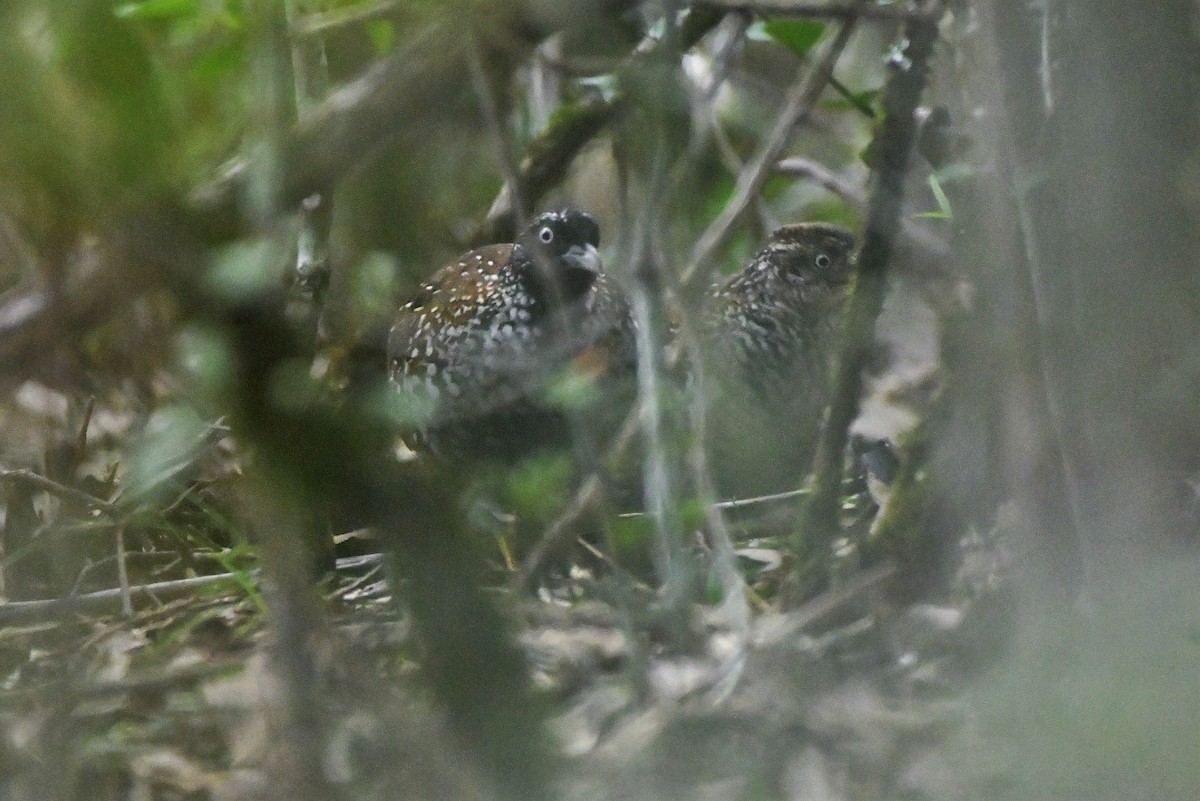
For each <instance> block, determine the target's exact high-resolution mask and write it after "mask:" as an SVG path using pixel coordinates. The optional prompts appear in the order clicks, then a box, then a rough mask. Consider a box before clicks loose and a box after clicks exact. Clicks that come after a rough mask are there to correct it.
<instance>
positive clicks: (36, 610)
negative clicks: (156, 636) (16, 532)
mask: <svg viewBox="0 0 1200 801" xmlns="http://www.w3.org/2000/svg"><path fill="white" fill-rule="evenodd" d="M383 558H384V557H383V554H377V553H373V554H366V555H363V556H350V557H346V558H343V559H339V560H337V568H338V570H351V569H354V568H359V567H367V566H375V565H380V564H382V563H383ZM247 572H248V573H249V574H250V575H251V576H253V577H257V576H258V574H259V571H258V570H257V569H255V570H250V571H247ZM241 575H244V574H238V573H215V574H213V575H211V576H191V577H189V578H183V579H173V580H171V581H156V582H152V583H150V584H131V585H129V587H128V588H122V587H114V588H112V589H108V590H97V591H96V592H88V593H83V594H82V595H76V596H75V597H73V598H49V599H46V600H44V601H9V602H8V603H4V604H0V625H10V624H13V623H24V622H28V621H33V620H44V619H45V618H48V617H51V616H56V615H62V614H68V613H72V612H79V613H83V612H86V613H88V614H104V613H107V612H110V611H118V610H120V609H121V604H122V596H123V595H124V594H125V593H126V592H128V596H129V599H130V602H131V604H132V603H137V604H153V605H158V604H161V603H162V602H163V601H167V600H171V599H174V598H183V597H187V596H189V595H191V594H193V593H194V592H195V591H196V590H198V589H202V588H204V587H212V586H216V585H220V584H227V583H235V582H240V581H241Z"/></svg>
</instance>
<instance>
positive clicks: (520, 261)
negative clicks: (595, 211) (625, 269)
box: [388, 209, 636, 461]
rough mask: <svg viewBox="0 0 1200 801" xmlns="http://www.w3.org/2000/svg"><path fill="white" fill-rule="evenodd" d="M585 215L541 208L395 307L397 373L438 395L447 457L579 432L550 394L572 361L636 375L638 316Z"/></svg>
mask: <svg viewBox="0 0 1200 801" xmlns="http://www.w3.org/2000/svg"><path fill="white" fill-rule="evenodd" d="M599 244H600V229H599V227H598V226H597V225H596V223H595V221H594V220H593V219H592V218H591V217H590V216H588V215H587V214H586V213H584V212H582V211H579V210H576V209H564V210H563V211H558V212H549V213H545V214H542V215H540V216H538V217H537V218H536V219H535V220H533V222H532V223H531V224H530V225H529V227H528V228H527V229H526V230H525V231H524V232H523V233H522V234H521V236H520V237H519V238H518V240H517V242H516V243H515V244H504V245H490V246H487V247H483V248H480V249H478V250H473V251H471V252H470V253H467V254H465V255H463V256H461V257H460V258H459V259H458V260H457V261H456V262H455V263H453V264H449V265H447V266H445V267H443V268H442V269H440V270H438V271H437V272H436V273H434V275H433V276H432V277H431V278H430V279H429V280H428V281H427V282H426V283H425V284H423V285H422V286H421V288H420V290H419V291H418V293H417V296H416V297H414V298H413V299H412V300H411V301H409V302H408V303H407V304H405V305H404V306H403V307H402V308H401V309H400V311H399V313H398V314H397V316H396V319H395V323H394V325H393V326H392V330H391V334H390V337H389V340H388V362H389V372H390V375H391V378H392V380H393V381H394V382H395V383H396V384H397V385H398V386H399V387H400V388H401V390H402V391H403V392H405V393H406V394H407V395H408V396H409V397H410V398H412V399H415V400H417V402H418V403H422V402H423V403H425V404H427V405H428V409H427V411H428V416H427V417H426V419H425V421H424V423H423V425H422V426H421V430H420V432H419V433H420V435H421V439H423V441H424V442H425V443H426V444H427V445H428V447H429V448H430V449H431V450H433V451H434V452H435V453H437V454H439V455H442V456H444V457H447V458H493V459H500V460H505V461H509V460H513V459H516V458H519V457H522V456H524V455H527V454H529V453H531V452H533V451H535V450H538V449H539V448H542V447H547V446H555V447H562V446H564V445H566V444H568V443H569V442H570V439H569V437H570V436H571V430H570V429H571V426H570V425H569V424H568V417H569V415H567V414H564V412H563V407H562V405H561V404H559V403H556V402H555V401H554V400H552V399H551V398H550V397H549V395H550V394H551V388H552V387H553V386H554V385H555V383H556V382H557V381H558V380H559V379H561V378H563V376H564V374H566V373H567V371H569V370H575V371H576V373H577V374H580V375H583V376H585V377H587V378H589V379H592V380H593V382H594V385H596V386H599V387H600V388H601V390H602V391H603V388H604V386H605V385H606V384H609V383H613V382H620V381H624V380H626V379H629V380H632V377H633V376H634V374H635V371H636V349H635V343H634V324H633V318H632V315H631V312H630V307H629V302H628V300H627V298H626V295H625V293H624V291H623V290H622V289H621V287H620V286H619V285H618V284H617V283H616V282H615V281H614V280H613V279H612V278H611V277H609V276H608V275H607V274H605V273H604V272H603V271H602V265H601V260H600V256H599V254H598V252H597V247H598V246H599Z"/></svg>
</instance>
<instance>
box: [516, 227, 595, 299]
mask: <svg viewBox="0 0 1200 801" xmlns="http://www.w3.org/2000/svg"><path fill="white" fill-rule="evenodd" d="M517 243H518V244H519V245H520V246H521V247H522V248H524V249H525V250H526V251H527V252H528V253H529V254H530V255H531V256H532V257H533V261H534V264H535V266H536V268H537V269H536V270H535V275H537V276H539V277H540V279H541V280H539V281H538V283H539V284H551V285H552V286H553V289H554V291H555V292H557V293H558V294H559V295H560V296H561V297H562V299H563V300H564V301H566V302H570V301H573V300H576V299H578V298H579V297H582V296H583V294H584V293H586V292H587V290H588V289H590V288H591V286H592V284H593V283H594V282H595V280H596V276H598V275H599V274H600V272H601V270H602V267H603V265H602V263H601V261H600V253H599V251H598V250H597V247H598V246H599V245H600V227H599V226H598V225H596V221H595V220H593V219H592V218H591V217H590V216H589V215H588V214H587V213H586V212H582V211H579V210H578V209H563V210H562V211H553V212H547V213H545V214H541V215H539V216H538V217H537V218H536V219H534V221H533V222H532V223H530V225H529V227H528V228H526V229H525V232H524V233H523V234H521V238H520V239H519V240H518V242H517ZM547 279H548V280H547Z"/></svg>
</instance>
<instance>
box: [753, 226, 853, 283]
mask: <svg viewBox="0 0 1200 801" xmlns="http://www.w3.org/2000/svg"><path fill="white" fill-rule="evenodd" d="M854 246H855V238H854V234H852V233H850V231H848V230H846V229H845V228H842V227H841V226H840V225H833V224H830V223H813V222H808V223H796V224H793V225H785V226H783V227H782V228H779V229H777V230H776V231H775V232H774V233H772V234H771V238H770V239H768V240H767V245H766V247H764V248H763V249H762V250H761V251H759V252H758V255H757V256H755V262H759V261H760V260H763V261H766V262H768V263H771V264H772V265H775V266H776V267H778V268H779V269H782V270H786V271H788V272H790V273H794V274H797V275H799V276H801V277H805V278H808V279H810V280H816V281H828V282H830V283H835V284H837V283H844V282H845V281H847V280H849V278H850V272H851V256H852V254H853V252H854Z"/></svg>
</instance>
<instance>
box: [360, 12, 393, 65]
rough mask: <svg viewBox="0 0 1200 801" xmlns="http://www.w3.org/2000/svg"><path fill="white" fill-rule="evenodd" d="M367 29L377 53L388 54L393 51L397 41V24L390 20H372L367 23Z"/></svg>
mask: <svg viewBox="0 0 1200 801" xmlns="http://www.w3.org/2000/svg"><path fill="white" fill-rule="evenodd" d="M366 29H367V37H368V38H370V40H371V46H372V47H374V48H375V53H376V55H380V56H386V55H387V54H388V53H390V52H391V51H392V45H393V44H395V43H396V26H395V25H393V24H392V23H391V21H390V20H386V19H376V20H371V21H370V22H368V23H367V24H366Z"/></svg>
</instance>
